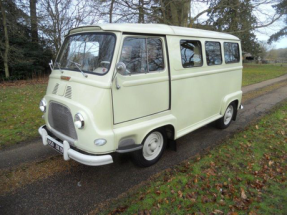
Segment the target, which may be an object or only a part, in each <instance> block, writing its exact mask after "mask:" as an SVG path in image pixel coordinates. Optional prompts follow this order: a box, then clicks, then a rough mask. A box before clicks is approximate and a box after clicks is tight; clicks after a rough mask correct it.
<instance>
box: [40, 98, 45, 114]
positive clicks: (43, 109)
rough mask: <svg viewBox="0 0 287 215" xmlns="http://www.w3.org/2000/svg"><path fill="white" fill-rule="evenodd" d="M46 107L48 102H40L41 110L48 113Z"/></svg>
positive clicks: (43, 100)
mask: <svg viewBox="0 0 287 215" xmlns="http://www.w3.org/2000/svg"><path fill="white" fill-rule="evenodd" d="M46 106H47V103H46V100H45V99H42V100H41V101H40V104H39V108H40V110H41V111H42V112H44V113H45V112H46Z"/></svg>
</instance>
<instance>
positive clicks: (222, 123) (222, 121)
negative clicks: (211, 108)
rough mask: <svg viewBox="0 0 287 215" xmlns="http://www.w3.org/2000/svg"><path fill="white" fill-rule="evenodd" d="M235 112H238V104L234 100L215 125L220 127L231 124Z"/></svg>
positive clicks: (223, 127)
mask: <svg viewBox="0 0 287 215" xmlns="http://www.w3.org/2000/svg"><path fill="white" fill-rule="evenodd" d="M230 109H232V114H231V116H230ZM235 113H236V105H235V103H234V102H232V103H230V104H229V105H228V106H227V108H226V110H225V113H224V115H223V117H221V118H220V119H218V120H217V121H216V122H215V126H216V127H217V128H219V129H225V128H227V127H228V126H229V125H230V124H231V122H232V119H233V117H234V114H235ZM227 114H229V115H228V116H227ZM227 118H228V120H227Z"/></svg>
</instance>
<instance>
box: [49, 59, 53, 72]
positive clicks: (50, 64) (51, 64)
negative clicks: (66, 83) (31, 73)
mask: <svg viewBox="0 0 287 215" xmlns="http://www.w3.org/2000/svg"><path fill="white" fill-rule="evenodd" d="M53 65H54V63H53V60H51V61H50V63H49V66H50V69H51V71H53Z"/></svg>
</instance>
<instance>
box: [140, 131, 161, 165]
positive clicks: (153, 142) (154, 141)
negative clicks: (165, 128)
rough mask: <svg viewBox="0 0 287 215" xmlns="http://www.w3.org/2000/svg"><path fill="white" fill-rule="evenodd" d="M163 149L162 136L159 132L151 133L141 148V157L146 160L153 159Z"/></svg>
mask: <svg viewBox="0 0 287 215" xmlns="http://www.w3.org/2000/svg"><path fill="white" fill-rule="evenodd" d="M162 147H163V136H162V134H161V133H160V132H158V131H155V132H152V133H151V134H150V135H149V136H148V137H147V138H146V140H145V142H144V146H143V156H144V158H145V159H146V160H153V159H155V158H156V157H157V156H158V155H159V154H160V152H161V150H162Z"/></svg>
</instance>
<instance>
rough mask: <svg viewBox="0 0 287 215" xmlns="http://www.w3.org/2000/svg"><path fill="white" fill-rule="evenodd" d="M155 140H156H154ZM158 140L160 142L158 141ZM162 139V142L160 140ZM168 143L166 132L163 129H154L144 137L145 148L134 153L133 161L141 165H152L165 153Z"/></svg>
mask: <svg viewBox="0 0 287 215" xmlns="http://www.w3.org/2000/svg"><path fill="white" fill-rule="evenodd" d="M153 140H154V142H152V141H153ZM156 140H157V141H158V142H159V143H157V142H156ZM161 140H162V143H161V142H160V141H161ZM160 144H161V145H160ZM166 144H167V136H166V132H165V131H164V130H163V129H156V130H153V131H152V132H150V133H149V134H148V135H147V136H146V137H145V138H144V140H143V142H142V145H143V148H142V149H141V150H137V151H135V152H133V153H132V161H133V162H134V164H135V165H137V166H139V167H149V166H152V165H154V164H155V163H157V162H158V161H159V159H160V158H161V156H162V155H163V152H164V150H165V148H166ZM154 147H155V148H154ZM152 150H153V151H152ZM149 153H150V154H149Z"/></svg>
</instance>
